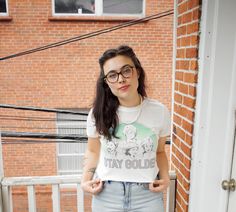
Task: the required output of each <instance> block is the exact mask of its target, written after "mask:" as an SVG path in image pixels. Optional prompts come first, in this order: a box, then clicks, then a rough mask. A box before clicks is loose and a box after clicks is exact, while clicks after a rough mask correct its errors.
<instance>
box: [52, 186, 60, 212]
mask: <svg viewBox="0 0 236 212" xmlns="http://www.w3.org/2000/svg"><path fill="white" fill-rule="evenodd" d="M52 207H53V212H60V211H61V206H60V188H59V184H55V185H52Z"/></svg>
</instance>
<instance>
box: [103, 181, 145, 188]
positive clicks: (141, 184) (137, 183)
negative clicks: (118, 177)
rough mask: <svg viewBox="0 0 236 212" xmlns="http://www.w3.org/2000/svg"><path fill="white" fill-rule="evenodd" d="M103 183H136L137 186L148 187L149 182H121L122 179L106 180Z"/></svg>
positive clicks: (125, 184) (124, 184)
mask: <svg viewBox="0 0 236 212" xmlns="http://www.w3.org/2000/svg"><path fill="white" fill-rule="evenodd" d="M103 183H108V184H111V183H121V184H122V185H123V186H124V187H125V186H127V185H132V184H133V185H138V186H143V187H144V188H147V189H148V188H149V183H140V182H123V181H113V180H106V181H104V182H103Z"/></svg>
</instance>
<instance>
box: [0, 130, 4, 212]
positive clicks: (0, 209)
mask: <svg viewBox="0 0 236 212" xmlns="http://www.w3.org/2000/svg"><path fill="white" fill-rule="evenodd" d="M3 177H4V173H3V160H2V139H1V131H0V183H1V182H2V179H3ZM0 189H1V190H0V212H3V201H2V200H3V199H2V184H0Z"/></svg>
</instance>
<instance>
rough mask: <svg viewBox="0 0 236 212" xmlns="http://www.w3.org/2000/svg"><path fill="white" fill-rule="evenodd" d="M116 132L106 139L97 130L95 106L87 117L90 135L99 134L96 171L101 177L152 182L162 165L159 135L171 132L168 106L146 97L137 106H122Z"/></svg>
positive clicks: (166, 134) (162, 135)
mask: <svg viewBox="0 0 236 212" xmlns="http://www.w3.org/2000/svg"><path fill="white" fill-rule="evenodd" d="M117 114H118V117H119V125H118V126H117V129H116V136H117V137H118V138H114V137H113V138H112V139H111V140H107V139H105V138H104V136H100V135H99V134H98V132H97V131H96V127H95V122H94V117H93V115H92V109H91V110H90V112H89V115H88V119H87V135H88V137H92V138H96V137H99V139H100V142H101V149H100V158H99V162H98V166H97V169H96V175H97V176H98V178H99V179H101V180H102V181H104V180H113V181H123V182H152V181H153V180H154V179H155V178H156V176H157V174H158V172H159V168H158V167H157V164H156V150H157V146H158V140H159V138H160V137H164V136H168V135H170V115H169V112H168V109H167V108H166V106H164V105H163V104H162V103H160V102H158V101H157V100H152V99H149V98H145V99H144V101H143V102H142V103H141V105H139V106H136V107H123V106H119V108H118V111H117Z"/></svg>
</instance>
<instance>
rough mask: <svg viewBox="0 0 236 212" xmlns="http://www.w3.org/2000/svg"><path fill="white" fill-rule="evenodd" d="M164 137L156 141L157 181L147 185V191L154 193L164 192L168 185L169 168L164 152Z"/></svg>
mask: <svg viewBox="0 0 236 212" xmlns="http://www.w3.org/2000/svg"><path fill="white" fill-rule="evenodd" d="M165 143H166V137H161V138H160V139H159V141H158V148H157V152H156V162H157V166H158V168H159V177H160V179H159V180H155V181H154V182H153V183H151V184H150V185H149V189H150V190H151V191H154V192H160V191H164V190H165V189H166V188H167V187H168V186H169V184H170V177H169V166H168V160H167V156H166V152H165Z"/></svg>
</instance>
